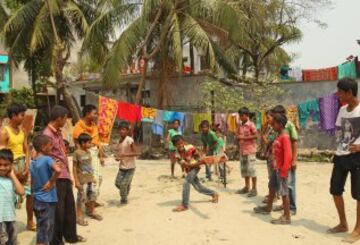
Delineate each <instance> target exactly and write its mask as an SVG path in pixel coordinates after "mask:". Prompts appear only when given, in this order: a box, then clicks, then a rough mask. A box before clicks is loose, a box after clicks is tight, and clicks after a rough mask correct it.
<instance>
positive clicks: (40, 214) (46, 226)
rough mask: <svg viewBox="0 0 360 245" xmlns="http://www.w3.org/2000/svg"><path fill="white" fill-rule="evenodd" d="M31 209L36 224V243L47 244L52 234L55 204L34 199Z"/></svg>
mask: <svg viewBox="0 0 360 245" xmlns="http://www.w3.org/2000/svg"><path fill="white" fill-rule="evenodd" d="M33 208H34V213H35V216H36V223H37V227H36V230H37V236H36V242H37V243H38V244H49V243H50V241H51V240H52V238H53V234H54V223H55V209H56V202H54V203H47V202H40V201H37V200H35V199H34V204H33Z"/></svg>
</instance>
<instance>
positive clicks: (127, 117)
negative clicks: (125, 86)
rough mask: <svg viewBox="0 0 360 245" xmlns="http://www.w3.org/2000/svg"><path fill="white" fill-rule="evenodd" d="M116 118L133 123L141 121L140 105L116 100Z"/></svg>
mask: <svg viewBox="0 0 360 245" xmlns="http://www.w3.org/2000/svg"><path fill="white" fill-rule="evenodd" d="M117 116H118V118H119V119H120V120H124V121H128V122H130V123H135V122H139V121H141V106H139V105H135V104H129V103H126V102H118V115H117Z"/></svg>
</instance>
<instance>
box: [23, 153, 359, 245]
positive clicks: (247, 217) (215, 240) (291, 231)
mask: <svg viewBox="0 0 360 245" xmlns="http://www.w3.org/2000/svg"><path fill="white" fill-rule="evenodd" d="M108 161H109V162H108V166H107V167H105V168H103V176H104V182H103V186H102V193H101V198H100V200H101V202H103V203H105V207H103V208H100V209H99V213H101V214H102V215H103V216H104V220H103V221H101V222H99V221H93V220H90V221H89V223H90V225H89V226H88V227H85V228H84V227H79V228H78V230H79V234H81V235H83V236H85V237H86V238H87V240H88V241H87V242H86V243H85V244H94V245H95V244H97V245H98V244H130V245H131V244H154V245H155V244H156V245H159V244H164V245H165V244H166V245H168V244H194V245H195V244H224V245H226V244H243V245H246V244H277V245H280V244H326V245H331V244H339V243H340V241H341V239H342V238H343V237H344V236H345V234H342V235H335V236H334V235H327V234H325V232H326V230H327V229H328V228H329V226H333V225H335V224H337V222H338V220H337V214H336V211H335V207H334V205H333V202H332V198H331V196H330V195H329V193H328V189H329V178H330V174H331V168H332V165H331V164H315V163H304V164H301V163H300V167H299V170H298V207H299V210H298V214H297V215H296V216H294V217H293V220H292V221H293V224H292V225H291V226H274V225H272V224H270V222H269V221H270V220H271V217H274V218H277V217H278V216H279V213H273V214H272V215H271V216H261V215H255V214H254V213H253V211H252V210H253V208H254V207H255V206H256V205H257V204H259V203H260V202H261V200H262V198H263V196H264V195H265V194H266V192H267V173H266V167H265V164H264V163H258V165H257V170H258V180H259V188H258V189H259V194H260V195H259V196H258V197H256V198H252V199H250V198H247V197H244V196H240V195H237V194H235V193H234V192H235V191H236V190H237V189H239V188H240V187H241V186H242V184H243V182H242V180H241V178H240V174H239V171H238V163H237V162H231V163H230V164H231V165H232V166H233V167H234V170H233V172H232V173H231V175H230V176H229V185H228V188H227V189H224V188H223V187H222V186H221V185H218V183H217V182H211V183H206V185H207V186H209V187H211V188H213V189H216V190H217V191H218V192H219V194H220V202H219V203H218V204H213V203H209V202H208V201H209V198H208V197H207V196H203V195H201V194H198V193H197V192H196V191H195V190H194V189H193V188H192V189H191V197H190V202H191V207H190V210H189V211H187V212H184V213H173V212H172V208H174V207H175V206H176V205H177V204H179V203H180V200H181V190H182V182H183V180H182V179H181V178H180V172H179V168H177V170H178V172H177V174H178V175H179V178H177V179H170V178H169V177H168V174H169V172H170V170H169V164H168V161H140V160H139V161H137V169H136V173H135V177H134V180H133V187H132V190H131V193H130V198H129V205H127V206H121V207H120V206H119V205H118V204H119V194H118V191H117V189H116V188H115V186H114V179H115V176H116V174H117V166H116V164H114V163H113V162H112V161H111V160H108ZM199 176H200V177H203V176H204V171H203V170H202V172H201V173H200V174H199ZM349 187H350V186H349V183H348V184H347V187H346V190H347V192H346V193H345V198H346V211H347V215H348V218H349V223H350V226H351V227H353V225H354V222H355V220H354V219H355V207H356V203H355V202H354V201H353V200H352V199H351V197H350V188H349ZM18 220H19V235H18V239H19V242H20V244H34V241H35V233H33V232H28V231H25V230H24V228H25V224H24V223H25V220H26V219H25V210H24V209H22V210H19V211H18Z"/></svg>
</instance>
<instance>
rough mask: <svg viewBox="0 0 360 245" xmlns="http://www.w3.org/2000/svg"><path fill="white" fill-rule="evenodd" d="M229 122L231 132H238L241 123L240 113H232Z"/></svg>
mask: <svg viewBox="0 0 360 245" xmlns="http://www.w3.org/2000/svg"><path fill="white" fill-rule="evenodd" d="M227 122H228V130H229V132H232V133H236V132H237V128H238V125H239V114H238V113H232V114H230V115H229V117H228V120H227Z"/></svg>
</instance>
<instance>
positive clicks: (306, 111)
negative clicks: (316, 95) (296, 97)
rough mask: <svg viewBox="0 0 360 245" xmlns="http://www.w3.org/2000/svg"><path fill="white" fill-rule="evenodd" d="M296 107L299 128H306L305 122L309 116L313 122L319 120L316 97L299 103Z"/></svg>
mask: <svg viewBox="0 0 360 245" xmlns="http://www.w3.org/2000/svg"><path fill="white" fill-rule="evenodd" d="M298 109H299V119H300V125H301V128H303V129H305V128H306V123H307V120H308V119H309V118H312V120H313V122H318V121H319V120H320V108H319V102H318V100H317V99H313V100H308V101H305V102H302V103H300V104H299V106H298Z"/></svg>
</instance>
